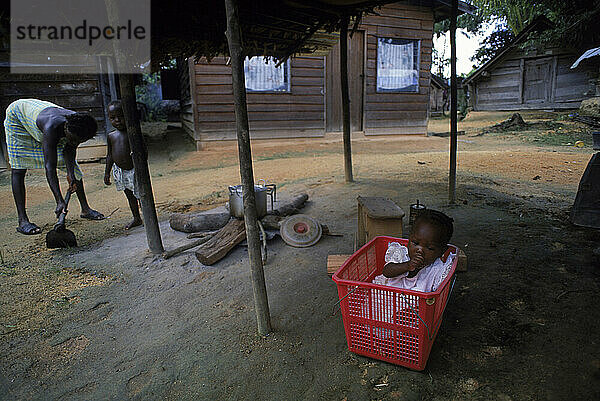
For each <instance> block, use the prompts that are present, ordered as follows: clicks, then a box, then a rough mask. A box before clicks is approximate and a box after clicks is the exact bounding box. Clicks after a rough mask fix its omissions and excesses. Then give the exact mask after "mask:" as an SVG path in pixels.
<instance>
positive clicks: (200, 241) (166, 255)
mask: <svg viewBox="0 0 600 401" xmlns="http://www.w3.org/2000/svg"><path fill="white" fill-rule="evenodd" d="M209 239H210V235H208V236H205V237H203V238H200V239H197V240H196V241H192V242H190V243H189V244H185V245H181V246H178V247H177V248H175V249H171V250H170V251H167V252H165V253H163V258H165V259H169V258H170V257H172V256H175V255H177V254H178V253H181V252H183V251H187V250H188V249H192V248H195V247H197V246H198V245H202V244H204V243H205V242H206V241H208V240H209Z"/></svg>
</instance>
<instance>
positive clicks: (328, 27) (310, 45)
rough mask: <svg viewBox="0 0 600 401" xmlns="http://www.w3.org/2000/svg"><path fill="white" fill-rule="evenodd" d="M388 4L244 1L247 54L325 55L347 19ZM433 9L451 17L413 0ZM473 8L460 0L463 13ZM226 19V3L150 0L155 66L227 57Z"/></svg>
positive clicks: (422, 1)
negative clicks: (177, 59)
mask: <svg viewBox="0 0 600 401" xmlns="http://www.w3.org/2000/svg"><path fill="white" fill-rule="evenodd" d="M394 2H395V1H390V0H369V1H365V0H240V1H239V2H238V13H239V18H240V25H241V30H242V38H243V41H244V43H243V47H244V52H245V54H246V55H248V56H256V55H264V56H271V57H274V58H276V59H278V60H284V59H286V58H288V57H289V56H291V55H293V54H299V53H303V54H306V53H317V54H319V53H323V52H326V51H328V50H329V49H330V48H331V47H332V46H333V45H334V44H335V43H336V42H337V36H336V34H335V32H336V31H339V29H340V27H341V25H342V24H343V23H344V21H345V18H346V17H348V18H350V19H351V20H352V21H354V22H355V23H360V19H361V16H362V15H363V14H365V13H373V14H377V7H380V6H382V5H385V4H389V3H394ZM408 3H410V4H413V5H420V6H425V7H430V8H432V9H433V11H434V15H435V19H436V21H439V20H442V19H445V18H448V17H449V15H450V10H451V7H450V6H451V1H450V0H448V1H446V0H410V1H408ZM473 10H474V8H473V6H471V5H469V4H467V3H466V2H464V1H459V13H463V12H469V13H470V12H472V11H473ZM225 30H226V18H225V7H224V3H223V1H222V0H206V1H195V0H179V1H170V2H164V1H152V58H153V65H154V66H156V65H157V64H158V63H161V62H165V61H167V60H168V59H171V58H174V57H192V56H193V57H196V58H199V57H202V56H204V57H207V58H209V59H210V58H212V57H215V56H217V55H226V54H228V51H229V50H228V47H227V40H226V38H225Z"/></svg>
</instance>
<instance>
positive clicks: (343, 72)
mask: <svg viewBox="0 0 600 401" xmlns="http://www.w3.org/2000/svg"><path fill="white" fill-rule="evenodd" d="M349 23H350V20H349V18H348V17H347V16H344V17H343V18H342V28H341V29H340V79H341V80H342V82H341V87H342V117H343V118H342V126H343V129H344V175H345V177H346V182H353V181H354V178H353V176H352V144H351V136H350V95H349V90H348V24H349Z"/></svg>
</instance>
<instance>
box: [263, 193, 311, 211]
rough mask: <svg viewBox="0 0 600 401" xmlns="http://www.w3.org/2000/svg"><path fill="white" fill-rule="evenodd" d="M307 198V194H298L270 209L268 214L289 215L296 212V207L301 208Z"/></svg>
mask: <svg viewBox="0 0 600 401" xmlns="http://www.w3.org/2000/svg"><path fill="white" fill-rule="evenodd" d="M307 200H308V194H301V195H298V196H296V197H294V198H292V199H291V200H289V201H287V202H286V203H284V204H283V205H281V206H279V207H277V208H276V209H274V210H272V211H271V213H270V214H274V215H276V216H289V215H291V214H295V213H298V209H301V208H302V207H303V206H304V203H305V202H306V201H307Z"/></svg>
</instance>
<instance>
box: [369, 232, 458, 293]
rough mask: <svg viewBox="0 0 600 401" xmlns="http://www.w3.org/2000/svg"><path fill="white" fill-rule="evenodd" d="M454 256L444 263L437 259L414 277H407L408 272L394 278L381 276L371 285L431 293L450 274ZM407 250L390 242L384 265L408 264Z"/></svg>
mask: <svg viewBox="0 0 600 401" xmlns="http://www.w3.org/2000/svg"><path fill="white" fill-rule="evenodd" d="M454 256H455V255H454V254H450V255H449V256H448V258H447V259H446V261H445V262H442V260H441V259H440V258H437V259H436V260H435V261H434V262H433V263H432V264H430V265H429V266H426V267H424V268H423V269H421V270H420V271H419V273H417V275H416V276H414V277H408V272H406V273H403V274H401V275H399V276H396V277H391V278H388V277H385V276H384V275H383V274H381V275H379V276H377V277H375V278H374V279H373V284H380V285H389V286H391V287H398V288H404V289H407V290H413V291H420V292H432V291H435V290H437V289H438V287H439V285H440V284H441V283H442V281H444V279H445V278H446V277H447V276H448V273H450V269H451V268H452V262H453V260H454ZM409 260H410V257H409V256H408V248H407V247H405V246H404V245H400V244H399V243H398V242H390V243H389V244H388V249H387V252H386V253H385V263H386V264H387V263H403V262H408V261H409Z"/></svg>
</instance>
